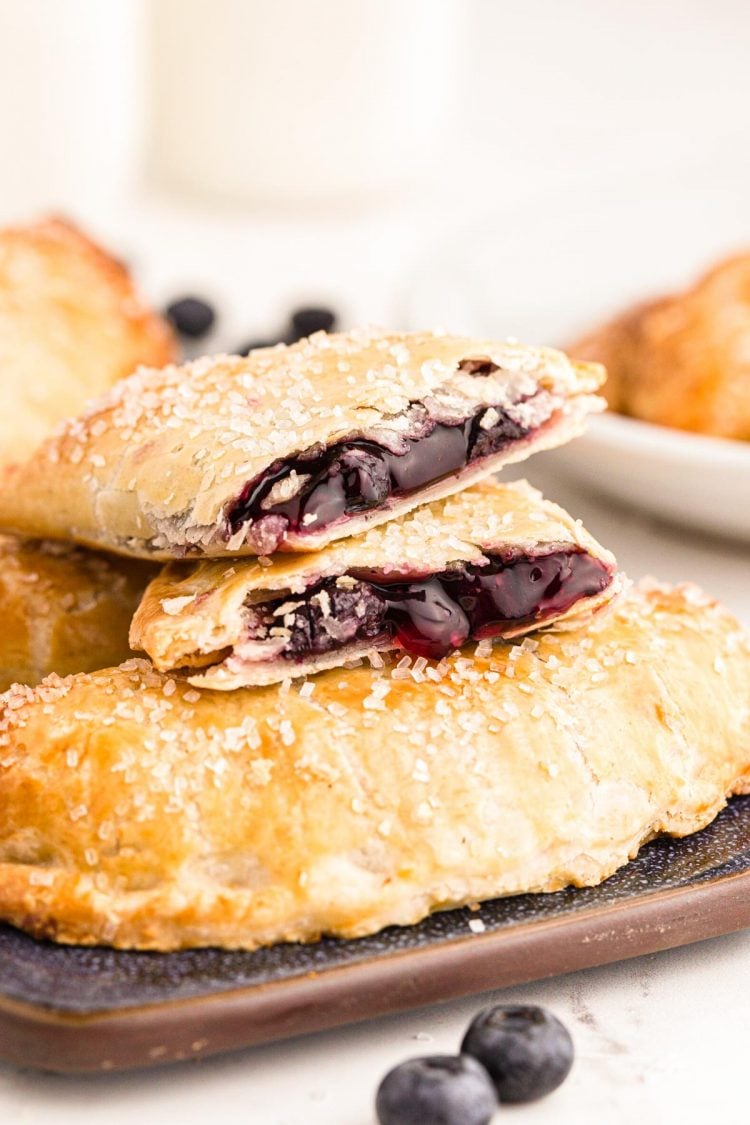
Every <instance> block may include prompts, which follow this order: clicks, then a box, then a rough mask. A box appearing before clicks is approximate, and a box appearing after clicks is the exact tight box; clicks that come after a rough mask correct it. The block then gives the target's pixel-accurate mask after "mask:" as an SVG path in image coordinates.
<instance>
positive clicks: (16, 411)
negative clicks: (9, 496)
mask: <svg viewBox="0 0 750 1125" xmlns="http://www.w3.org/2000/svg"><path fill="white" fill-rule="evenodd" d="M174 357H175V345H174V341H173V338H172V333H171V331H170V329H169V328H168V326H167V325H166V323H165V322H164V321H163V320H161V318H160V317H158V316H156V315H155V314H154V313H153V312H152V311H151V310H150V309H149V308H148V307H147V306H146V305H145V304H144V303H143V302H142V301H141V300H140V299H139V297H138V295H137V293H136V292H135V289H134V287H133V283H132V280H131V278H130V276H129V275H128V272H127V270H126V269H125V267H124V266H122V265H121V264H120V263H119V262H116V261H115V260H114V259H113V258H111V257H110V256H109V255H108V254H107V252H106V251H105V250H103V249H102V248H101V247H99V246H97V245H96V244H95V243H93V242H91V241H90V239H88V238H86V236H85V235H83V234H82V233H81V232H80V231H79V230H77V229H76V228H75V227H74V226H72V225H71V224H70V223H68V222H64V221H62V220H61V219H46V220H44V221H42V222H39V223H36V224H33V225H32V226H27V227H11V228H6V229H4V230H0V372H2V378H1V379H0V463H6V462H9V461H17V460H20V459H22V458H24V457H28V456H29V455H30V454H31V453H32V452H33V451H34V449H35V448H36V447H37V446H38V445H39V443H40V442H41V441H42V440H43V439H44V438H46V437H47V436H48V435H49V434H51V433H52V431H53V430H54V429H55V427H56V426H57V425H58V423H59V422H61V421H62V420H63V418H68V417H69V416H70V415H72V414H77V413H78V412H79V411H80V410H82V409H83V407H84V406H85V404H86V402H87V401H88V400H89V399H90V398H93V397H95V396H97V395H100V394H102V393H103V392H104V391H106V390H108V389H109V387H111V386H112V384H113V383H114V382H115V381H116V380H117V379H121V378H122V377H123V376H125V375H130V374H131V372H132V371H134V370H135V368H136V367H137V366H138V364H140V363H151V364H163V363H169V362H170V361H171V360H173V359H174Z"/></svg>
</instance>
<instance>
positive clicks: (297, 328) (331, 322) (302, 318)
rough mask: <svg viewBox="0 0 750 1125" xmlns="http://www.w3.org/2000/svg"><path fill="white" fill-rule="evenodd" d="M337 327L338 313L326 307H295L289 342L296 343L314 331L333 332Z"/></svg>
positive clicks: (290, 322)
mask: <svg viewBox="0 0 750 1125" xmlns="http://www.w3.org/2000/svg"><path fill="white" fill-rule="evenodd" d="M335 327H336V313H335V312H333V311H332V310H331V309H326V308H314V307H312V306H311V307H310V308H302V309H295V311H294V312H293V313H292V315H291V316H290V318H289V330H288V332H287V337H286V338H287V343H289V344H294V343H296V341H297V340H301V339H303V337H305V336H312V334H313V332H332V331H333V329H334V328H335Z"/></svg>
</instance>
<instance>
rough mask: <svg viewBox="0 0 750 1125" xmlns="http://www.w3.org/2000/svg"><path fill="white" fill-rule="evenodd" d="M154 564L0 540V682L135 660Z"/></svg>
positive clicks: (65, 547)
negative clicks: (137, 613) (131, 637)
mask: <svg viewBox="0 0 750 1125" xmlns="http://www.w3.org/2000/svg"><path fill="white" fill-rule="evenodd" d="M152 576H153V571H152V568H151V566H149V564H148V563H144V562H141V561H139V560H135V559H118V558H112V557H108V556H106V555H100V554H96V553H95V552H93V551H87V550H84V549H83V548H80V547H79V548H77V547H71V546H69V545H66V544H62V543H36V542H30V541H24V540H19V539H13V538H11V537H10V536H0V622H1V623H2V627H1V628H0V685H1V690H2V691H5V690H6V688H8V687H10V685H11V684H12V683H21V684H29V685H32V686H33V685H34V684H37V683H38V682H39V681H40V680H41V679H43V678H44V677H45V676H48V675H49V674H50V673H51V672H56V673H58V675H61V676H67V675H69V674H71V673H73V672H93V671H94V670H96V669H97V668H107V667H108V666H110V665H112V664H117V663H119V662H120V661H122V660H127V659H128V657H129V656H130V655H131V652H130V647H129V645H128V627H129V625H130V620H131V618H132V615H133V611H134V610H135V608H136V606H137V605H138V601H139V599H140V597H141V595H142V593H143V590H144V588H145V586H146V584H147V582H148V581H149V579H150V578H151V577H152Z"/></svg>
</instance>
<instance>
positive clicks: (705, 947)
mask: <svg viewBox="0 0 750 1125" xmlns="http://www.w3.org/2000/svg"><path fill="white" fill-rule="evenodd" d="M187 222H188V220H187V219H186V218H185V217H184V216H183V217H182V218H181V219H179V220H177V219H175V220H174V221H173V222H172V221H171V220H170V221H169V222H167V221H166V219H165V217H164V215H160V214H158V213H154V214H153V215H150V216H149V215H148V214H146V213H143V214H141V215H139V218H138V227H137V233H136V226H135V225H134V226H133V227H132V238H131V244H130V245H131V247H135V248H136V253H135V255H134V265H135V266H136V267H138V268H140V269H141V272H143V271H144V270H145V273H146V276H147V279H148V281H149V282H150V284H151V287H152V292H156V293H163V294H164V295H166V294H168V293H170V292H171V293H174V291H175V287H176V284H177V279H179V278H180V277H184V278H187V279H188V284H192V283H193V281H191V278H193V279H194V282H195V283H196V284H198V286H199V285H200V278H201V277H202V276H203V274H202V272H201V273H199V275H198V277H197V278H194V275H193V272H192V271H191V269H190V264H191V263H193V264H194V263H196V262H206V261H213V262H214V263H215V268H214V270H213V274H212V279H213V282H214V286H213V291H214V292H215V293H216V294H217V295H219V296H221V297H223V296H224V295H226V294H230V293H231V294H233V296H232V310H231V316H230V317H229V319H230V320H232V325H231V328H232V333H233V334H234V335H237V337H238V338H241V337H242V336H243V335H252V334H257V333H260V332H261V331H262V328H263V325H264V324H266V325H267V324H269V323H270V321H271V319H272V318H273V319H275V318H276V317H277V316H278V315H280V312H281V311H282V310H283V309H284V308H285V307H287V306H286V304H285V302H287V301H288V300H289V299H291V297H292V291H293V290H294V291H296V294H297V296H299V297H301V298H303V299H304V298H309V297H315V296H326V297H330V299H332V300H337V299H338V297H339V296H340V297H341V301H342V303H345V304H346V305H347V308H346V312H347V313H348V314H349V316H350V317H351V318H352V319H355V318H358V317H361V318H366V319H377V320H388V319H389V317H390V318H392V320H393V322H397V314H394V312H393V300H392V299H390V296H389V297H388V298H387V297H386V294H388V295H392V294H393V293H394V291H395V280H396V278H395V276H394V271H395V273H396V274H397V275H398V282H399V284H400V285H401V287H402V290H403V288H404V287H405V286H406V284H407V282H408V279H409V276H410V274H411V267H410V265H409V263H410V262H411V261H412V260H416V259H418V257H419V253H420V252H419V251H418V247H417V246H416V244H415V242H414V239H413V238H410V237H409V229H408V223H402V224H401V225H400V226H398V229H395V228H394V229H393V230H392V231H391V238H390V240H389V241H382V240H381V239H380V237H379V233H380V228H379V226H378V224H377V222H375V223H371V224H370V225H369V226H368V227H367V228H366V233H363V232H362V231H361V230H359V231H358V230H357V228H356V227H355V226H352V227H351V228H347V226H346V220H344V221H343V226H342V227H340V228H339V230H338V234H337V235H336V236H335V237H331V238H326V239H325V252H324V253H322V252H321V250H322V244H323V237H322V235H321V234H320V233H317V234H315V233H314V232H309V233H304V232H303V234H301V235H300V234H299V232H297V234H295V236H294V237H293V238H291V237H290V236H289V234H288V232H286V233H285V232H284V229H283V225H280V226H278V227H275V226H273V224H266V226H265V227H263V229H259V228H257V227H253V228H252V229H251V228H248V229H247V230H244V228H243V230H244V233H243V235H242V237H237V235H235V234H233V232H232V228H231V224H230V223H229V222H224V223H223V224H219V223H217V224H215V225H212V224H210V223H204V224H203V225H199V226H196V227H194V228H191V237H190V239H189V240H186V239H183V238H181V237H179V234H180V231H181V230H184V229H187V227H186V224H187ZM170 223H171V225H170ZM103 233H104V234H105V235H106V234H107V231H106V229H105V230H104V231H103ZM112 233H113V232H112V231H110V232H109V234H110V237H111V235H112ZM165 244H166V247H165ZM396 244H398V252H396V250H395V249H394V246H395V245H396ZM125 249H128V244H127V242H126V244H125ZM423 249H424V245H423ZM167 263H168V266H167ZM399 268H400V269H401V270H402V272H401V273H399V272H398V271H399ZM287 271H288V276H286V272H287ZM289 278H293V279H294V280H293V282H291V284H290V281H289ZM210 280H211V279H209V291H211V286H210ZM183 284H184V283H183ZM245 284H247V288H246V290H245V292H246V294H247V296H246V298H244V299H243V302H242V303H241V302H240V301H239V299H238V294H240V293H241V292H242V286H243V285H245ZM313 286H315V288H313ZM347 298H348V300H347ZM240 322H242V323H240ZM238 342H239V340H238ZM551 456H553V455H551ZM549 466H550V462H549V461H548V460H547V455H544V456H543V457H541V458H538V459H535V461H534V464H533V467H532V466H529V476H530V477H531V478H532V479H533V480H534V482H535V483H537V484H539V485H540V486H541V487H543V488H544V489H545V491H546V493H547V495H549V497H550V498H551V499H555V500H557V501H559V502H560V503H562V504H564V505H565V506H567V507H568V508H569V509H570V510H571V511H572V512H573V513H574V514H575V515H577V516H581V517H582V518H583V519H584V521H585V522H586V523H587V526H588V527H589V529H590V530H591V531H592V532H593V533H594V534H595V535H597V536H598V537H599V538H600V539H601V540H602V541H603V542H604V543H606V544H607V545H608V546H609V547H611V548H612V549H613V550H614V551H615V553H616V554H617V555H618V557H619V560H620V562H621V564H622V566H623V567H624V568H625V569H626V570H627V571H628V572H629V573H630V574H631V576H633V577H638V576H640V575H643V574H646V573H650V574H655V575H657V576H659V577H662V578H665V579H670V580H681V579H692V580H695V581H697V582H699V583H700V584H701V585H703V586H705V587H706V589H707V590H709V591H710V592H712V593H713V594H715V595H717V596H718V597H720V598H722V599H723V600H724V601H725V602H726V603H727V604H728V605H729V606H730V607H732V608H733V609H734V611H735V612H736V613H738V614H739V615H740V616H742V617H743V618H744V619H745V620H746V621H748V623H750V587H749V586H748V582H747V573H748V567H747V561H748V549H747V546H745V547H743V546H741V545H737V546H733V545H731V544H728V543H719V542H716V541H712V540H707V539H701V538H698V537H692V536H691V535H690V534H689V533H687V532H685V531H683V530H677V531H675V530H670V529H667V528H665V527H662V526H659V525H658V524H657V523H655V522H653V521H645V520H643V519H642V518H641V517H639V516H638V515H636V514H633V513H628V512H624V511H621V510H618V509H615V508H614V507H613V506H609V505H608V504H606V503H605V502H601V501H598V500H595V499H593V498H591V497H588V496H584V495H582V494H580V493H578V492H577V491H576V489H575V488H574V487H571V486H570V485H568V484H567V483H566V482H565V481H564V480H559V479H557V474H556V473H555V472H554V471H553V470H551V469H550V467H549ZM511 998H513V999H516V1000H523V1001H528V1002H532V1003H541V1004H545V1005H549V1006H550V1007H551V1008H552V1009H553V1010H554V1011H555V1012H556V1013H557V1014H558V1015H559V1016H560V1017H561V1018H562V1019H563V1020H564V1021H565V1022H566V1023H567V1025H568V1026H569V1028H570V1029H571V1031H572V1033H573V1035H574V1038H575V1042H576V1047H577V1062H576V1065H575V1068H574V1070H573V1073H572V1076H571V1078H570V1079H569V1081H568V1082H567V1083H566V1084H565V1085H564V1086H563V1087H562V1088H561V1089H560V1090H559V1091H558V1092H557V1093H556V1094H554V1095H553V1096H552V1097H551V1098H550V1099H548V1100H547V1101H545V1102H542V1103H540V1104H538V1105H536V1106H530V1107H526V1108H523V1109H518V1110H513V1113H514V1114H516V1115H517V1118H518V1121H519V1125H520V1123H521V1122H524V1123H525V1122H528V1125H543V1123H546V1122H550V1123H551V1122H555V1125H581V1123H587V1122H592V1123H594V1122H595V1123H597V1125H600V1123H606V1125H630V1123H631V1122H634V1121H637V1120H639V1119H640V1120H642V1121H643V1122H644V1125H650V1123H651V1122H656V1121H664V1122H666V1123H671V1122H673V1121H680V1122H681V1123H682V1125H690V1123H691V1122H694V1121H695V1122H698V1121H704V1120H707V1119H710V1120H718V1119H723V1120H724V1121H727V1122H730V1123H731V1122H735V1121H740V1120H743V1121H744V1120H745V1119H746V1112H745V1111H744V1110H743V1109H741V1106H742V1091H741V1089H740V1083H741V1081H742V1076H743V1068H744V1063H745V1055H746V1047H747V1029H748V1011H750V932H745V933H741V934H735V935H730V936H727V937H724V938H719V939H715V940H712V941H708V942H704V943H701V944H700V945H697V946H693V947H689V948H685V949H679V950H675V951H672V952H667V953H661V954H658V955H654V956H648V957H642V958H639V959H637V960H633V961H629V962H624V963H620V964H617V965H612V966H609V967H604V968H598V969H592V970H588V971H584V972H579V973H575V974H571V975H568V976H563V977H558V978H556V979H554V980H549V981H542V982H540V983H537V984H531V985H525V986H523V987H519V988H516V989H507V990H503V991H501V992H497V993H492V994H488V995H485V996H482V997H474V998H469V999H466V1000H462V1001H460V1002H455V1003H451V1004H447V1005H443V1006H440V1007H437V1008H432V1009H426V1010H421V1011H415V1012H411V1013H407V1014H404V1015H399V1016H394V1017H392V1018H384V1019H379V1020H376V1021H372V1022H369V1023H364V1024H361V1025H359V1026H355V1027H349V1028H344V1029H343V1030H340V1031H335V1032H330V1033H324V1034H319V1035H314V1036H310V1037H309V1038H305V1039H298V1040H295V1041H293V1042H288V1043H280V1044H278V1045H275V1046H270V1047H266V1048H261V1049H255V1050H249V1051H246V1052H242V1053H238V1054H235V1055H232V1056H227V1057H224V1058H219V1059H214V1060H206V1061H202V1062H198V1063H189V1064H183V1065H179V1066H172V1067H169V1068H166V1069H163V1070H159V1071H151V1072H140V1073H133V1074H125V1075H121V1076H118V1075H104V1076H100V1077H96V1078H90V1079H78V1078H66V1077H56V1076H51V1075H42V1074H39V1073H35V1072H32V1071H23V1070H17V1069H13V1068H10V1067H7V1066H2V1065H0V1115H1V1116H2V1118H3V1119H4V1120H6V1121H8V1122H13V1125H16V1123H18V1125H32V1123H33V1125H47V1123H48V1122H49V1123H53V1125H67V1123H71V1125H73V1123H75V1125H87V1123H89V1122H91V1123H94V1122H96V1125H100V1123H101V1122H106V1123H107V1125H125V1123H131V1122H137V1123H138V1125H152V1123H157V1125H158V1123H160V1122H165V1123H169V1125H171V1123H175V1125H205V1122H207V1121H210V1122H212V1123H214V1125H222V1123H224V1122H233V1123H234V1122H243V1123H244V1122H247V1123H251V1125H256V1123H257V1125H373V1123H374V1120H375V1119H374V1114H373V1099H374V1092H375V1089H376V1086H377V1084H378V1081H379V1080H380V1078H381V1076H382V1075H383V1074H384V1072H385V1071H386V1070H387V1069H389V1068H390V1067H391V1066H393V1065H394V1064H396V1063H397V1062H399V1061H401V1060H403V1059H405V1058H407V1057H409V1056H411V1055H414V1054H423V1053H434V1052H451V1051H455V1050H456V1049H457V1047H458V1044H459V1042H460V1039H461V1037H462V1034H463V1031H464V1029H465V1027H466V1025H467V1023H468V1021H469V1020H470V1018H471V1017H472V1016H473V1015H474V1014H475V1013H476V1012H477V1011H478V1010H479V1008H480V1007H482V1006H483V1005H485V1004H488V1003H492V1002H496V1001H499V1000H501V999H502V1000H508V999H511ZM746 1003H747V1007H746ZM502 1116H503V1114H502V1113H499V1114H498V1120H499V1119H500V1118H501V1117H502Z"/></svg>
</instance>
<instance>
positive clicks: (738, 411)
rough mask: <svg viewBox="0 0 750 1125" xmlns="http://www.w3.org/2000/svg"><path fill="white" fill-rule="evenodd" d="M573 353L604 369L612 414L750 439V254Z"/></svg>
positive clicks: (627, 315) (630, 315) (620, 321)
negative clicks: (606, 372)
mask: <svg viewBox="0 0 750 1125" xmlns="http://www.w3.org/2000/svg"><path fill="white" fill-rule="evenodd" d="M570 350H571V354H572V355H580V356H584V357H587V358H589V359H592V360H600V361H601V362H602V363H606V365H607V371H608V373H609V378H608V380H607V385H606V392H605V393H606V395H607V398H608V399H609V402H610V405H611V406H612V408H613V409H614V410H619V411H621V412H622V413H623V414H632V415H633V416H634V417H636V418H642V419H643V420H644V421H646V422H655V423H657V424H658V425H661V426H675V427H677V428H678V429H681V430H694V431H696V432H698V433H706V434H714V435H716V436H718V437H724V438H734V439H738V440H740V441H750V253H746V254H740V255H737V256H736V257H734V258H729V259H727V260H726V261H724V262H719V263H718V264H717V265H716V266H714V267H713V269H711V270H710V271H709V272H708V273H706V274H705V275H704V276H703V277H701V278H699V279H698V281H696V282H695V284H693V285H692V286H691V287H690V288H688V289H687V290H685V291H684V292H681V293H675V294H672V295H670V296H667V297H663V298H661V299H659V300H655V301H648V302H646V303H644V304H641V305H638V306H636V307H635V308H633V309H628V310H626V311H625V312H623V313H621V314H620V315H619V316H617V317H616V318H615V319H614V320H611V321H610V322H609V323H607V324H604V325H602V326H601V327H599V328H597V329H595V330H594V331H592V332H591V333H589V335H587V336H585V337H584V338H583V339H581V340H578V341H577V342H576V343H575V344H572V345H571V348H570Z"/></svg>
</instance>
